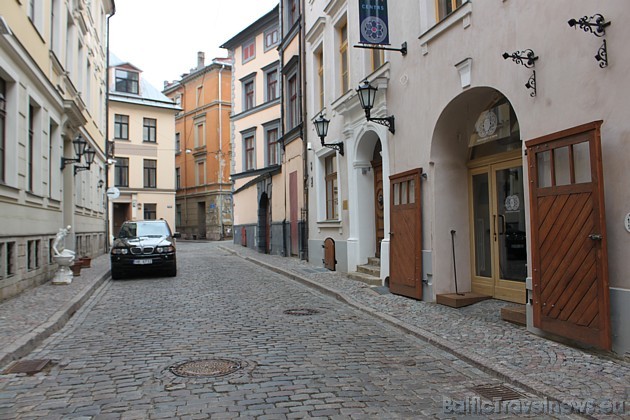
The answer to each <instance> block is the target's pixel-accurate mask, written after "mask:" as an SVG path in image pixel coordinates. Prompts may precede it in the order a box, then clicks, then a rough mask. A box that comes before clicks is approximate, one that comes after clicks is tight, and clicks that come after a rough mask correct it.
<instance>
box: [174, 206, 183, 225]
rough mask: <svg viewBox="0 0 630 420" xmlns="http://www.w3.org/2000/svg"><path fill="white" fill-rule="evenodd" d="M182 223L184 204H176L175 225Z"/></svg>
mask: <svg viewBox="0 0 630 420" xmlns="http://www.w3.org/2000/svg"><path fill="white" fill-rule="evenodd" d="M181 225H182V205H181V204H175V226H181Z"/></svg>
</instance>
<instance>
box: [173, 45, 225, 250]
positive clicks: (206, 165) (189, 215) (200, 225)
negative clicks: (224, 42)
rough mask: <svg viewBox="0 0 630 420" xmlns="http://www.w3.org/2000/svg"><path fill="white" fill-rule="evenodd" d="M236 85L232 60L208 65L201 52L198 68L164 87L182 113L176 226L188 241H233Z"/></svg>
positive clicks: (178, 134)
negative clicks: (232, 139)
mask: <svg viewBox="0 0 630 420" xmlns="http://www.w3.org/2000/svg"><path fill="white" fill-rule="evenodd" d="M231 81H232V66H231V63H230V60H229V59H224V58H216V59H214V60H213V61H212V63H210V64H209V65H206V64H205V56H204V53H203V52H199V53H198V56H197V67H195V68H193V69H192V70H191V71H190V73H188V74H185V75H183V76H182V79H181V80H179V81H176V82H173V83H166V85H165V89H164V94H165V95H166V96H168V97H169V98H171V99H173V100H174V101H175V102H176V103H177V104H178V106H179V107H180V108H181V111H180V112H179V113H178V114H177V116H176V118H175V182H176V188H177V203H176V222H175V226H176V227H177V230H178V231H179V232H180V233H181V234H182V237H183V238H186V239H210V240H221V239H224V238H226V237H231V236H232V189H231V182H230V156H231V149H230V120H229V118H230V112H231V110H232V102H231V96H230V95H231V89H230V88H231Z"/></svg>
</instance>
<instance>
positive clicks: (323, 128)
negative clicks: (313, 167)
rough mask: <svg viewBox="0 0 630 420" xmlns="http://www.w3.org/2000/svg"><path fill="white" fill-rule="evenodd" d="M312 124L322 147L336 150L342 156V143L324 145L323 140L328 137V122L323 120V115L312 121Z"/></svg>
mask: <svg viewBox="0 0 630 420" xmlns="http://www.w3.org/2000/svg"><path fill="white" fill-rule="evenodd" d="M313 124H314V125H315V131H317V135H318V136H319V138H320V140H321V141H322V146H324V147H328V148H329V149H334V150H337V151H338V152H339V154H340V155H341V156H343V142H338V143H324V138H326V136H327V135H328V125H329V124H330V120H327V119H326V118H324V115H323V114H319V117H317V119H315V120H313Z"/></svg>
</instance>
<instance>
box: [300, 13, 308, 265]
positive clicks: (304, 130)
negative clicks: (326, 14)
mask: <svg viewBox="0 0 630 420" xmlns="http://www.w3.org/2000/svg"><path fill="white" fill-rule="evenodd" d="M304 3H305V2H303V1H302V2H300V30H299V32H298V42H299V44H298V48H299V53H298V54H299V55H298V57H300V61H299V63H300V73H301V74H300V77H301V83H300V84H301V85H302V89H300V96H301V99H300V104H301V105H302V163H303V164H304V168H303V169H302V170H303V172H304V175H303V176H304V179H303V190H304V208H306V220H303V221H302V223H304V229H303V230H304V231H303V232H302V233H303V237H302V241H303V243H302V244H300V245H301V246H300V248H301V249H300V251H301V253H302V255H300V258H301V259H303V260H306V261H308V218H309V212H308V147H307V146H308V129H307V127H306V125H307V121H308V115H307V112H306V99H307V97H306V96H307V94H308V90H307V89H306V66H305V63H304V61H306V60H305V58H304V54H303V51H306V48H304V42H305V41H304V38H303V36H302V31H303V30H304V26H305V22H304V13H305V10H306V7H305V6H304ZM303 213H304V212H302V209H300V216H302V214H303Z"/></svg>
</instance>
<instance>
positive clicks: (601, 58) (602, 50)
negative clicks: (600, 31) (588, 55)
mask: <svg viewBox="0 0 630 420" xmlns="http://www.w3.org/2000/svg"><path fill="white" fill-rule="evenodd" d="M595 60H597V62H598V63H599V67H600V68H602V69H603V68H605V67H608V49H607V48H606V40H604V43H603V44H602V46H601V47H599V50H597V55H596V56H595Z"/></svg>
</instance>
